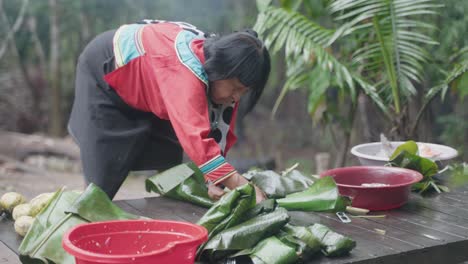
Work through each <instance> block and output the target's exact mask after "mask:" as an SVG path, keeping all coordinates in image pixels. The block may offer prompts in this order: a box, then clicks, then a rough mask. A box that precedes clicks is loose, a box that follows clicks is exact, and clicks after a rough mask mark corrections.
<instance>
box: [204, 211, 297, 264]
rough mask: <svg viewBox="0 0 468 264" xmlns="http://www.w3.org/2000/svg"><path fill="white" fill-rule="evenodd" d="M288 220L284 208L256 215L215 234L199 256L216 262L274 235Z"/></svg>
mask: <svg viewBox="0 0 468 264" xmlns="http://www.w3.org/2000/svg"><path fill="white" fill-rule="evenodd" d="M288 221H289V215H288V213H287V211H286V210H285V209H283V208H277V209H276V210H275V211H273V212H271V213H268V214H264V215H260V216H257V217H254V218H252V219H250V220H248V221H245V222H243V223H241V224H239V225H236V226H233V227H231V228H228V229H226V230H223V231H221V232H220V233H218V234H217V235H215V236H214V237H213V238H211V239H210V240H209V241H208V242H207V243H206V244H205V245H204V247H203V248H201V249H200V250H199V257H201V258H202V259H207V260H209V261H212V262H214V261H216V260H220V259H222V258H224V257H226V256H228V255H231V254H233V253H235V252H237V251H239V250H243V249H248V248H252V247H253V246H255V245H256V244H257V243H258V242H259V241H261V240H262V239H264V238H266V237H269V236H272V235H274V234H275V233H276V232H278V230H279V229H281V228H282V227H283V226H284V225H285V224H286V223H287V222H288Z"/></svg>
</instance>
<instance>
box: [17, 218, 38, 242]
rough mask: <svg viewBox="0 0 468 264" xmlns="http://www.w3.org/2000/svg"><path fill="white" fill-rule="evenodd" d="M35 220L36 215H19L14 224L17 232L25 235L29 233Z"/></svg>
mask: <svg viewBox="0 0 468 264" xmlns="http://www.w3.org/2000/svg"><path fill="white" fill-rule="evenodd" d="M33 222H34V217H31V216H29V215H23V216H20V217H18V219H16V221H15V224H14V226H15V231H16V233H17V234H18V235H20V236H23V237H24V236H25V235H26V234H27V233H28V231H29V229H30V228H31V226H32V224H33Z"/></svg>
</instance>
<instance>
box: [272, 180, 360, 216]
mask: <svg viewBox="0 0 468 264" xmlns="http://www.w3.org/2000/svg"><path fill="white" fill-rule="evenodd" d="M276 202H277V203H278V205H279V206H281V207H283V208H286V209H288V210H300V211H315V212H324V211H330V212H338V211H344V210H345V209H346V206H348V205H350V204H351V201H350V200H349V198H348V197H344V196H341V195H340V194H339V192H338V188H337V186H336V183H335V180H333V178H332V177H329V176H328V177H324V178H321V179H319V180H317V181H316V182H315V183H314V184H313V185H312V186H310V187H309V188H308V189H307V190H305V191H302V192H297V193H293V194H289V195H287V196H286V197H285V198H282V199H278V200H276Z"/></svg>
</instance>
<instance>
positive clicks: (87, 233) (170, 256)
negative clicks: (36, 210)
mask: <svg viewBox="0 0 468 264" xmlns="http://www.w3.org/2000/svg"><path fill="white" fill-rule="evenodd" d="M207 236H208V232H207V230H206V229H205V228H204V227H202V226H199V225H195V224H191V223H187V222H177V221H161V220H118V221H106V222H95V223H88V224H80V225H77V226H75V227H73V228H72V229H70V230H68V231H67V233H65V234H64V236H63V239H62V246H63V248H64V249H65V250H66V251H67V252H68V253H70V254H71V255H73V256H75V260H76V264H94V263H100V264H103V263H134V264H143V263H180V264H185V263H190V264H191V263H194V260H195V253H196V249H197V247H198V246H199V245H200V244H202V243H203V242H205V241H206V240H207Z"/></svg>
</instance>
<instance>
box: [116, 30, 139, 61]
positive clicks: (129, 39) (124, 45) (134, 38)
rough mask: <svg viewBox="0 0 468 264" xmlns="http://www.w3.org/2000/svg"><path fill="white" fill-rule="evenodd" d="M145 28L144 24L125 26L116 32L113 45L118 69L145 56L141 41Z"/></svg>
mask: <svg viewBox="0 0 468 264" xmlns="http://www.w3.org/2000/svg"><path fill="white" fill-rule="evenodd" d="M144 26H145V25H142V24H132V25H123V26H121V27H120V28H119V29H118V30H117V31H116V32H115V35H114V39H113V44H114V55H115V62H116V66H117V68H119V67H122V66H123V65H125V64H127V63H128V62H129V61H130V60H132V59H134V58H136V57H138V56H141V55H143V54H145V49H144V48H143V44H142V39H141V34H142V29H143V27H144Z"/></svg>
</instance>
